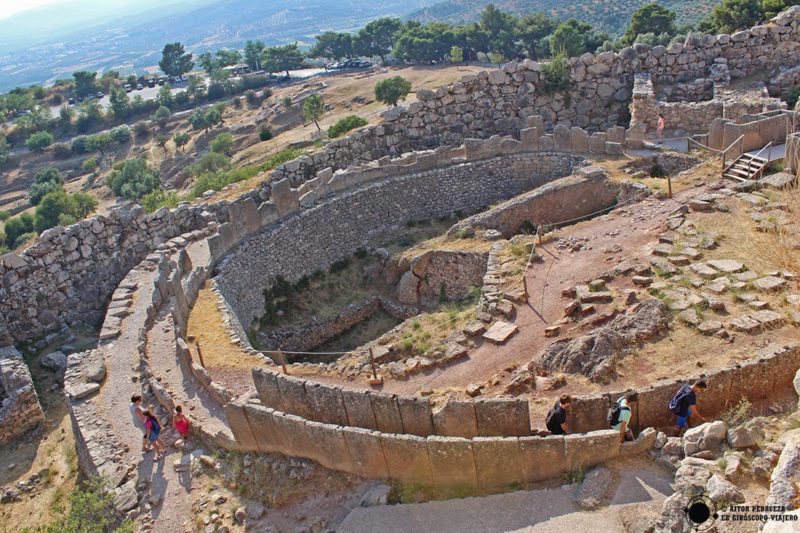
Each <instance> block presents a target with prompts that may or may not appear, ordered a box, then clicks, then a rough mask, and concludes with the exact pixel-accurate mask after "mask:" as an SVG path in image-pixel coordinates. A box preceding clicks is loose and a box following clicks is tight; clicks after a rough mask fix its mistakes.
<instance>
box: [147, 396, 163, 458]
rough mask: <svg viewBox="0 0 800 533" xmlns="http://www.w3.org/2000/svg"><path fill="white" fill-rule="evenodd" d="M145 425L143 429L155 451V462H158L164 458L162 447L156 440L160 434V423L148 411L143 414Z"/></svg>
mask: <svg viewBox="0 0 800 533" xmlns="http://www.w3.org/2000/svg"><path fill="white" fill-rule="evenodd" d="M144 417H145V423H144V427H145V429H146V430H147V440H149V441H150V442H152V443H153V448H154V449H155V451H156V456H155V460H156V461H159V460H161V459H162V458H163V457H164V445H163V444H162V443H161V441H160V440H159V439H158V436H159V435H160V434H161V422H159V421H158V418H156V416H155V415H154V414H153V412H152V411H150V410H149V409H148V410H146V411H145V412H144Z"/></svg>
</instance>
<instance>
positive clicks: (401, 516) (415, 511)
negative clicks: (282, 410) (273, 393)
mask: <svg viewBox="0 0 800 533" xmlns="http://www.w3.org/2000/svg"><path fill="white" fill-rule="evenodd" d="M669 483H670V478H669V477H668V476H667V475H666V474H665V473H664V472H663V471H662V470H660V469H658V468H657V467H655V466H653V465H647V464H645V465H637V467H636V468H632V469H623V470H622V471H621V473H620V481H619V484H618V485H617V487H616V491H615V493H614V496H613V498H612V500H611V504H610V505H609V506H608V507H604V508H601V509H599V510H597V511H591V512H590V511H580V510H579V509H578V508H577V507H576V506H575V504H574V503H573V502H572V495H573V491H574V487H573V486H569V487H566V488H562V487H558V488H552V489H541V490H532V491H518V492H513V493H510V494H498V495H493V496H485V497H481V498H464V499H460V500H447V501H438V502H429V503H422V504H411V505H384V506H379V507H369V508H358V509H354V510H353V511H352V512H351V513H350V514H349V515H348V516H347V518H345V520H344V522H342V524H341V525H340V526H339V528H338V529H337V531H339V532H340V533H369V532H373V531H381V532H382V533H394V532H397V533H401V532H403V533H404V532H408V531H413V532H415V533H426V532H436V533H448V532H453V533H500V532H509V531H513V532H517V533H564V532H570V531H574V532H583V531H607V532H621V531H625V526H624V523H623V513H625V512H627V513H628V514H633V513H635V514H641V513H642V512H643V511H644V509H642V507H647V508H649V509H650V510H653V511H654V510H657V509H660V507H661V504H662V503H663V501H664V499H666V498H667V496H669V495H670V494H672V489H671V487H670V485H669Z"/></svg>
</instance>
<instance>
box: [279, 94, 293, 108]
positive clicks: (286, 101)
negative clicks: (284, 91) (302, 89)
mask: <svg viewBox="0 0 800 533" xmlns="http://www.w3.org/2000/svg"><path fill="white" fill-rule="evenodd" d="M281 103H282V104H283V105H284V107H289V106H291V105H292V97H291V96H284V97H283V98H281Z"/></svg>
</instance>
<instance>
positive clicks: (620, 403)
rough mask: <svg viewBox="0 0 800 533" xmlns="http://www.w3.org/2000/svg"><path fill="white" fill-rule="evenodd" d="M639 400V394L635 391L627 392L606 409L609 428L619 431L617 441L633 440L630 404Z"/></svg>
mask: <svg viewBox="0 0 800 533" xmlns="http://www.w3.org/2000/svg"><path fill="white" fill-rule="evenodd" d="M638 401H639V395H638V394H637V393H635V392H629V393H628V394H626V395H625V396H622V397H620V398H619V399H618V400H617V401H616V402H614V405H612V406H611V409H609V410H608V423H609V425H610V426H611V429H613V430H614V431H618V432H619V443H620V444H622V443H623V442H625V441H631V440H634V437H633V431H631V428H630V421H631V405H630V404H632V403H635V402H638Z"/></svg>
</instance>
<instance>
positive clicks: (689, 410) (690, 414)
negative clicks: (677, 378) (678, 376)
mask: <svg viewBox="0 0 800 533" xmlns="http://www.w3.org/2000/svg"><path fill="white" fill-rule="evenodd" d="M707 387H708V385H706V382H705V381H703V380H702V379H698V380H697V381H695V382H694V383H692V384H691V385H689V384H688V383H684V384H683V386H682V387H681V388H680V390H678V392H677V394H675V397H674V398H673V399H672V401H671V402H670V409H671V410H672V412H673V413H674V414H675V415H677V417H678V420H677V426H678V428H677V433H676V436H677V437H680V436H681V435H682V434H683V432H684V431H685V430H686V428H687V427H689V419H690V418H699V419H700V420H702V421H703V422H707V420H706V419H705V418H703V416H702V415H701V414H700V412H699V411H698V410H697V395H698V394H700V393H702V392H705V390H706V388H707Z"/></svg>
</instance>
